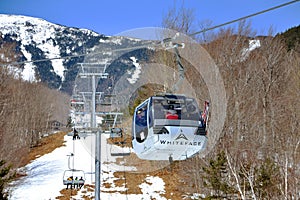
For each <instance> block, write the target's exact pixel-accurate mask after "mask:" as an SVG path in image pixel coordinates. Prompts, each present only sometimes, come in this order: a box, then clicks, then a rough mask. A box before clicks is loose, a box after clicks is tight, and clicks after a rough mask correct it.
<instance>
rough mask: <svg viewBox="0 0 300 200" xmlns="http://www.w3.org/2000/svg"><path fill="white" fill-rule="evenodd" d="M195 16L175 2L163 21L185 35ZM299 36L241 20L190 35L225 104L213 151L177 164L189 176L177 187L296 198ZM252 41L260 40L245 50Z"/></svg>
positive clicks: (219, 194) (217, 194)
mask: <svg viewBox="0 0 300 200" xmlns="http://www.w3.org/2000/svg"><path fill="white" fill-rule="evenodd" d="M194 22H195V21H194V17H193V12H192V10H188V9H184V8H181V9H180V10H176V9H175V10H174V9H172V10H170V12H169V13H168V14H167V15H166V16H165V17H164V20H163V25H164V26H165V27H166V28H171V29H173V30H177V31H179V32H184V33H186V34H189V33H191V32H193V27H194V26H192V24H195V23H194ZM203 26H204V27H205V25H203ZM298 30H299V27H298ZM290 32H291V31H289V33H290ZM294 32H297V31H293V33H294ZM295 37H297V39H295ZM299 38H300V35H299V34H298V35H297V34H293V39H291V38H288V39H287V38H286V37H285V35H284V34H280V35H276V36H274V35H273V34H272V29H270V33H269V34H268V35H267V36H258V35H257V34H256V32H255V31H254V30H253V29H252V28H251V24H250V23H248V22H246V21H242V22H240V23H239V24H238V26H237V28H232V27H229V28H222V29H219V30H216V31H212V32H210V33H203V34H201V35H198V36H197V37H196V36H195V37H194V39H195V41H197V42H198V43H199V44H200V45H202V47H204V48H205V50H206V51H207V52H208V53H209V54H210V56H211V57H212V58H213V60H214V61H215V63H216V65H217V66H218V68H219V70H220V72H221V74H222V78H223V80H224V85H225V89H226V95H227V105H228V106H227V112H226V122H225V125H224V128H223V131H222V134H221V137H220V138H219V141H218V143H217V145H216V146H215V147H214V149H213V151H212V152H210V153H209V154H208V155H207V156H206V157H205V158H202V157H201V154H200V155H199V156H198V157H196V158H193V159H191V160H189V161H185V162H184V163H183V162H182V163H177V165H178V166H180V167H181V169H182V171H183V174H182V179H186V180H187V179H189V181H191V184H189V187H182V186H181V187H180V188H178V189H179V190H188V191H189V192H194V193H200V194H204V197H202V198H204V199H299V198H300V185H299V184H300V168H299V166H300V153H299V152H300V150H299V145H300V137H299V136H300V134H299V122H300V101H299V97H300V67H299V66H300V52H299V47H300V42H299ZM250 41H252V42H259V46H258V47H257V48H255V49H253V50H251V51H248V52H247V51H245V50H246V49H247V48H249V46H250V44H249V42H250ZM287 42H288V43H287ZM291 43H292V44H293V45H291ZM199 89H201V88H199ZM212 109H213V102H212ZM212 113H213V112H212ZM217 114H218V113H217ZM210 134H214V133H210ZM186 162H188V164H187V163H186ZM179 173H182V172H179ZM187 174H188V175H187ZM183 188H184V189H183ZM199 198H200V197H199Z"/></svg>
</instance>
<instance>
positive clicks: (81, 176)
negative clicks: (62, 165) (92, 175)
mask: <svg viewBox="0 0 300 200" xmlns="http://www.w3.org/2000/svg"><path fill="white" fill-rule="evenodd" d="M76 177H77V179H76ZM84 183H85V173H84V171H83V170H76V169H69V170H65V171H64V174H63V184H64V185H71V186H75V185H84Z"/></svg>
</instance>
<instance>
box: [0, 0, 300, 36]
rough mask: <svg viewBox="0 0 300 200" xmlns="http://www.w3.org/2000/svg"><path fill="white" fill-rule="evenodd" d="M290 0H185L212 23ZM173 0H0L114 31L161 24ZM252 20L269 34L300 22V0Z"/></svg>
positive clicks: (11, 10)
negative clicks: (269, 30)
mask: <svg viewBox="0 0 300 200" xmlns="http://www.w3.org/2000/svg"><path fill="white" fill-rule="evenodd" d="M289 1H290V0H272V1H271V0H268V1H262V0H226V1H225V0H223V1H222V0H185V1H184V7H186V8H191V9H193V12H194V15H195V22H200V23H201V22H203V21H205V20H210V21H212V25H218V24H221V23H224V22H227V21H230V20H234V19H236V18H240V17H243V16H246V15H249V14H252V13H255V12H258V11H261V10H265V9H267V8H270V7H273V6H277V5H279V4H282V3H285V2H289ZM174 4H177V6H176V7H177V8H179V7H181V5H182V0H177V1H174V0H148V1H141V0H126V1H122V0H119V1H117V0H109V1H104V0H85V1H79V0H50V1H45V0H0V14H18V15H26V16H32V17H38V18H42V19H45V20H47V21H50V22H52V23H56V24H61V25H65V26H71V27H77V28H87V29H91V30H93V31H95V32H98V33H103V34H105V35H115V34H118V33H120V32H123V31H127V30H131V29H135V28H143V27H159V26H161V22H162V18H163V16H164V15H165V14H166V13H167V12H168V10H169V9H171V8H173V7H174ZM249 21H250V22H251V24H252V27H253V29H254V30H256V31H257V33H258V34H266V33H267V32H268V29H269V28H270V26H272V27H273V28H274V30H275V32H283V31H285V30H287V29H288V28H291V27H294V26H298V25H300V1H299V2H297V3H294V4H291V5H288V6H286V7H283V8H279V9H278V10H273V11H270V12H268V13H264V14H262V15H259V16H255V17H252V18H251V19H249ZM235 25H236V24H235ZM197 28H198V29H197ZM196 29H197V30H200V29H201V28H200V27H196Z"/></svg>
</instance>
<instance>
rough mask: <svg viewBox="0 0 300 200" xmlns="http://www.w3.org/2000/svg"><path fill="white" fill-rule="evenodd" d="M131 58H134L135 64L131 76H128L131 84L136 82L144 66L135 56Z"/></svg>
mask: <svg viewBox="0 0 300 200" xmlns="http://www.w3.org/2000/svg"><path fill="white" fill-rule="evenodd" d="M130 59H131V60H132V62H133V65H134V66H135V70H134V72H133V73H132V75H131V78H127V80H128V81H129V83H130V84H134V83H136V81H137V80H138V79H139V75H140V73H141V70H142V67H141V65H140V64H139V63H138V61H137V59H136V58H135V57H130ZM128 73H129V74H131V73H130V72H128Z"/></svg>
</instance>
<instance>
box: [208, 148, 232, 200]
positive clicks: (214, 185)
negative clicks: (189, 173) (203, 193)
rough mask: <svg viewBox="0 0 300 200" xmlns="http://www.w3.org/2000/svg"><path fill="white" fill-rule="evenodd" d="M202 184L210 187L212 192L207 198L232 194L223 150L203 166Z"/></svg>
mask: <svg viewBox="0 0 300 200" xmlns="http://www.w3.org/2000/svg"><path fill="white" fill-rule="evenodd" d="M203 170H204V173H205V175H204V186H205V187H207V188H209V189H212V190H213V194H212V195H210V196H208V197H207V199H215V198H217V199H218V198H224V197H226V196H227V195H228V194H232V193H233V192H234V189H233V188H232V187H231V186H230V185H229V184H228V183H229V180H228V174H227V173H228V169H227V159H226V156H225V152H224V151H222V152H220V153H218V154H217V157H216V159H211V160H210V162H209V166H208V167H204V168H203Z"/></svg>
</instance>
